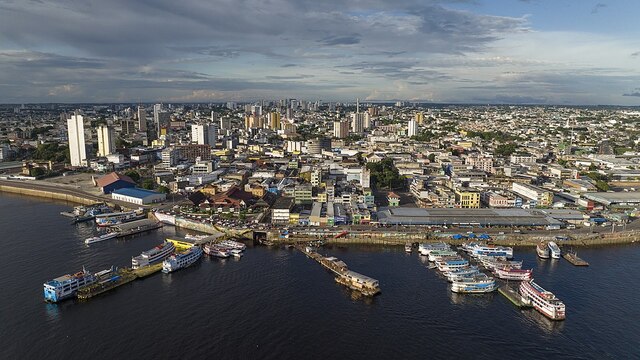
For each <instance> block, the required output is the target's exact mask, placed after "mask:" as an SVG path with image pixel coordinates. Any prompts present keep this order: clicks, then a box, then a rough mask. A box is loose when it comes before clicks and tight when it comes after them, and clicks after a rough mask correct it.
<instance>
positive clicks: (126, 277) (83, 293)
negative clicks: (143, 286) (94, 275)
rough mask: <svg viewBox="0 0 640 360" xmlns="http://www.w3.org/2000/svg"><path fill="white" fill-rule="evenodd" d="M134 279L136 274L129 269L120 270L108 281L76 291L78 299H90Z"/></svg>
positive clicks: (101, 281)
mask: <svg viewBox="0 0 640 360" xmlns="http://www.w3.org/2000/svg"><path fill="white" fill-rule="evenodd" d="M136 278H137V276H136V274H135V273H133V272H132V271H131V269H128V268H120V269H118V270H117V271H116V272H115V274H113V275H112V276H111V277H110V278H109V279H104V280H100V281H98V282H97V283H94V284H91V285H88V286H85V287H82V288H80V289H79V290H78V299H80V300H87V299H90V298H92V297H94V296H97V295H100V294H102V293H105V292H107V291H109V290H113V289H115V288H117V287H119V286H122V285H124V284H128V283H130V282H132V281H133V280H135V279H136Z"/></svg>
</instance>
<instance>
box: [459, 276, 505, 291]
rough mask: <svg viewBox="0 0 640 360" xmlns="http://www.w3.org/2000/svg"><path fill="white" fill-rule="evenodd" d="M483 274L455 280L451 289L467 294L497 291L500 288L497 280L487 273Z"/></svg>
mask: <svg viewBox="0 0 640 360" xmlns="http://www.w3.org/2000/svg"><path fill="white" fill-rule="evenodd" d="M482 275H484V274H482ZM482 275H479V276H475V277H470V278H464V279H461V280H458V281H454V282H453V283H452V284H451V291H453V292H455V293H465V294H482V293H489V292H492V291H495V290H496V289H497V288H498V285H497V284H496V280H495V279H494V278H492V277H488V276H487V275H484V276H482Z"/></svg>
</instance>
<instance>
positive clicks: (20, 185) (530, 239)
mask: <svg viewBox="0 0 640 360" xmlns="http://www.w3.org/2000/svg"><path fill="white" fill-rule="evenodd" d="M0 192H6V193H11V194H18V195H21V196H30V197H35V198H44V199H50V200H59V201H65V202H68V203H75V204H83V205H90V204H94V203H96V202H105V203H107V204H108V205H110V206H115V205H118V206H120V207H123V208H130V207H131V204H126V203H122V202H119V201H114V200H111V199H104V198H101V197H99V196H96V195H92V194H88V193H85V192H82V191H78V190H74V189H68V188H61V187H60V188H58V187H55V186H52V185H49V184H33V183H26V182H16V181H9V180H0ZM185 220H186V219H185ZM176 225H178V226H177V227H179V228H185V229H190V230H196V231H201V232H205V233H220V232H224V233H226V234H227V235H231V236H233V235H240V233H241V232H240V233H238V232H239V230H236V229H221V228H219V227H216V226H215V225H208V224H194V223H193V221H191V220H187V221H178V222H177V224H176ZM180 225H182V226H180ZM209 227H211V229H208V228H209ZM248 232H251V233H255V232H256V231H254V230H251V231H247V232H245V233H244V234H242V235H244V236H243V237H245V238H247V236H246V235H248V234H247V233H248ZM264 232H265V233H267V240H269V241H271V242H273V243H274V244H282V245H286V244H295V243H304V242H313V241H317V240H324V241H325V242H326V243H327V244H332V245H350V244H353V245H383V246H386V245H391V246H400V245H405V244H407V243H420V242H439V241H443V242H446V243H447V244H451V245H460V244H462V243H463V242H468V241H473V240H468V239H452V238H451V235H452V234H442V233H438V234H436V233H433V232H424V233H402V232H391V231H388V232H386V233H382V232H379V231H371V232H363V233H357V234H349V235H348V236H345V237H342V238H339V239H334V238H332V237H331V233H328V234H325V235H324V237H323V236H290V237H289V238H280V237H279V236H276V235H275V234H276V233H277V234H279V230H273V229H271V230H267V231H264ZM252 235H253V234H252ZM560 235H563V236H567V235H568V236H570V239H568V240H563V241H557V240H555V237H556V236H560ZM252 237H253V236H252ZM542 240H545V241H549V240H554V241H557V242H558V244H559V245H562V246H567V245H568V246H572V247H573V246H575V247H597V246H609V245H622V244H634V243H637V242H640V232H638V231H634V230H631V231H621V232H617V233H602V234H571V233H567V232H564V233H558V234H554V235H535V234H532V235H525V234H518V235H498V236H496V237H493V238H492V239H491V241H492V243H493V244H495V245H502V246H520V247H533V246H536V245H537V244H538V243H539V242H540V241H542Z"/></svg>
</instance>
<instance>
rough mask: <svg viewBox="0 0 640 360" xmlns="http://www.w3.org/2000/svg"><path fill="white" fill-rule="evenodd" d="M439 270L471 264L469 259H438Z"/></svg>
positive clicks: (443, 270) (448, 269) (453, 268)
mask: <svg viewBox="0 0 640 360" xmlns="http://www.w3.org/2000/svg"><path fill="white" fill-rule="evenodd" d="M436 266H437V267H438V270H440V271H442V272H446V271H451V270H455V269H460V268H464V267H467V266H469V260H467V259H452V260H441V261H436Z"/></svg>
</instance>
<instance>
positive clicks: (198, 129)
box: [191, 124, 218, 146]
mask: <svg viewBox="0 0 640 360" xmlns="http://www.w3.org/2000/svg"><path fill="white" fill-rule="evenodd" d="M217 138H218V125H217V124H194V125H191V142H194V143H196V144H199V145H211V146H215V145H216V140H217Z"/></svg>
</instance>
